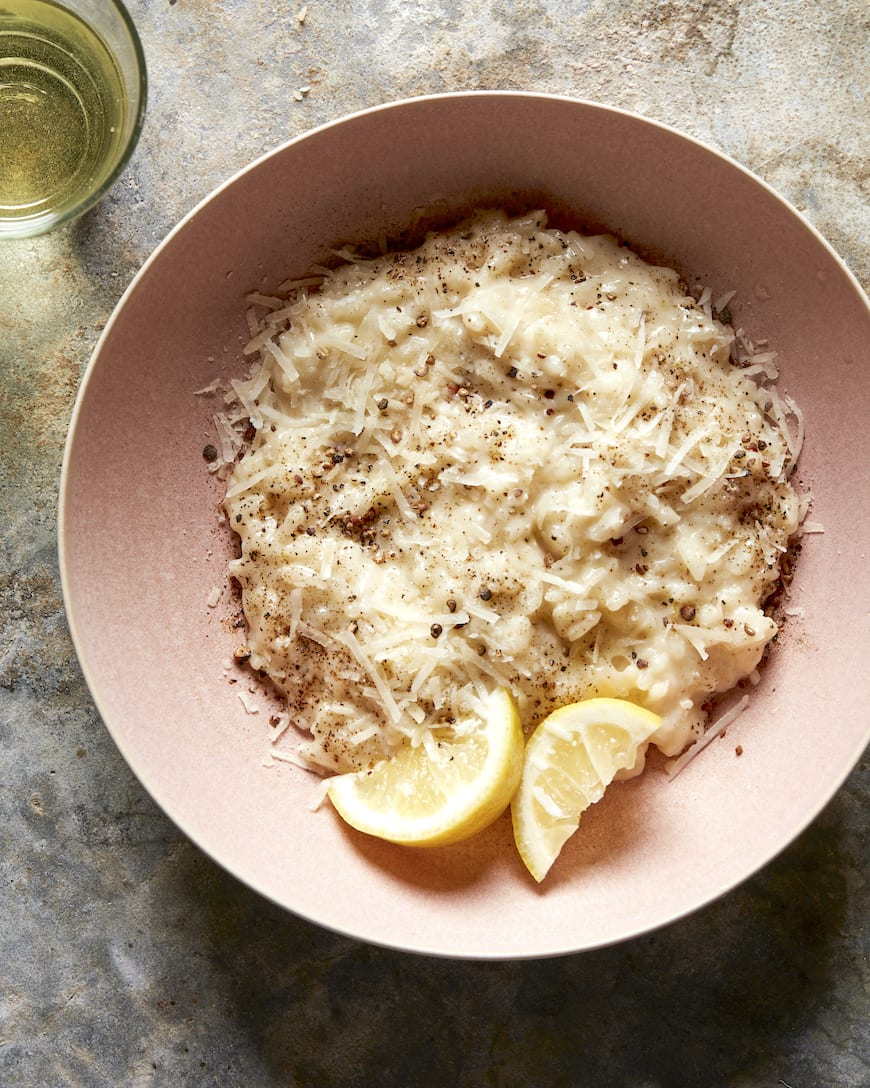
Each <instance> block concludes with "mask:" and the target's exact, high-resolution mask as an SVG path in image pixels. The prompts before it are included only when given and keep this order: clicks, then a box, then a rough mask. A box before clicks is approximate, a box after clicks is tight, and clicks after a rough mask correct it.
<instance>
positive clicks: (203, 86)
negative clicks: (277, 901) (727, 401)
mask: <svg viewBox="0 0 870 1088" xmlns="http://www.w3.org/2000/svg"><path fill="white" fill-rule="evenodd" d="M129 6H130V9H131V12H132V14H133V16H134V18H135V20H136V22H137V24H138V26H139V28H140V31H141V33H142V37H143V40H144V44H145V49H146V52H147V56H148V60H149V66H150V75H151V93H150V106H149V114H148V121H147V125H146V129H145V132H144V135H143V138H142V141H141V143H140V146H139V149H138V151H137V153H136V155H135V157H134V159H133V161H132V163H131V165H130V167H129V169H128V170H127V172H126V174H125V175H124V177H123V179H122V180H121V182H120V183H119V185H118V186H117V188H116V189H115V190H114V192H113V193H112V194H111V195H110V197H109V198H108V199H107V200H106V201H105V202H104V203H103V204H102V205H101V206H100V207H99V208H98V209H96V210H95V211H94V212H92V213H91V214H89V215H88V216H87V217H86V218H85V219H84V220H82V221H80V222H78V223H76V224H73V225H71V226H68V227H66V228H63V229H61V230H59V231H58V232H56V233H55V234H52V235H50V236H48V237H46V238H42V239H37V240H34V241H28V242H4V243H0V526H2V528H0V768H2V770H0V841H2V851H0V919H2V922H0V1084H3V1085H10V1086H13V1085H26V1086H39V1088H52V1086H89V1088H90V1086H101V1085H107V1086H108V1085H111V1086H121V1085H131V1086H136V1088H145V1086H148V1085H168V1086H179V1088H187V1086H190V1088H194V1086H195V1088H203V1086H212V1085H246V1086H271V1085H282V1086H296V1085H298V1086H332V1085H335V1086H338V1085H341V1086H360V1088H363V1086H371V1085H379V1086H388V1088H389V1086H396V1088H411V1086H414V1085H437V1086H448V1085H462V1086H469V1088H473V1086H478V1085H487V1086H492V1088H514V1086H517V1088H519V1086H532V1085H547V1086H548V1088H562V1086H575V1085H590V1086H593V1085H594V1086H611V1085H612V1086H614V1088H692V1086H696V1085H697V1086H699V1088H700V1086H708V1085H730V1086H735V1088H761V1086H771V1088H776V1086H779V1085H782V1086H791V1088H823V1086H824V1088H833V1086H844V1088H859V1086H864V1085H866V1084H867V1083H870V1043H868V1033H867V1028H866V1017H867V1013H868V1005H870V1002H868V996H867V983H868V969H867V928H866V919H867V908H868V889H867V860H868V848H867V844H866V835H865V828H866V811H867V800H868V798H867V793H868V781H870V760H868V758H867V757H866V756H865V759H864V761H863V762H862V764H861V766H860V767H859V768H858V769H857V770H856V771H855V772H854V773H853V774H852V776H851V777H850V779H849V780H848V782H847V783H846V785H845V786H844V788H843V789H842V790H841V791H840V792H839V794H838V795H837V796H836V797H835V799H834V800H833V801H832V802H831V804H830V805H829V806H828V808H827V809H826V810H825V812H824V813H823V814H822V815H821V816H820V817H819V818H818V819H817V820H816V822H815V823H814V824H813V825H812V827H811V828H810V829H809V830H808V831H806V832H805V833H804V834H803V835H802V836H801V837H800V838H799V839H798V841H797V842H796V843H794V844H793V845H792V846H791V847H790V848H789V849H787V850H786V851H785V852H784V853H783V854H782V855H781V856H780V857H779V858H777V859H776V860H775V861H774V862H772V863H771V864H770V865H769V866H768V867H767V869H765V870H764V871H763V872H762V873H760V874H759V875H757V876H756V877H755V878H754V879H752V880H750V881H749V882H747V883H746V884H745V885H744V886H742V887H741V888H739V889H737V890H736V891H734V892H732V893H731V894H729V895H728V896H726V897H725V898H724V899H722V900H720V901H719V902H717V903H714V904H713V905H711V906H709V907H708V908H707V909H705V910H703V911H701V912H700V913H698V914H696V915H694V916H693V917H691V918H689V919H687V920H685V921H683V922H681V923H678V924H675V925H673V926H671V927H669V928H667V929H665V930H663V931H661V932H658V933H656V934H653V935H651V936H646V937H643V938H640V939H638V940H635V941H633V942H630V943H628V944H625V945H622V946H620V947H616V948H612V949H605V950H602V951H597V952H593V953H587V954H584V955H580V956H575V957H568V958H566V959H561V960H551V961H544V962H530V963H507V964H500V963H492V964H474V963H471V964H467V963H456V962H448V961H430V960H424V959H420V958H416V957H411V956H404V955H401V954H398V953H394V952H388V951H384V950H380V949H377V948H371V947H368V946H365V945H361V944H358V943H357V942H355V941H352V940H349V939H347V938H344V937H340V936H336V935H334V934H330V933H327V932H323V931H320V930H318V929H316V928H315V927H313V926H311V925H309V924H307V923H304V922H301V921H299V920H297V919H295V918H293V917H290V916H288V915H286V914H285V913H283V912H282V911H280V910H278V909H277V908H275V907H273V906H272V905H270V904H268V903H266V902H264V901H263V900H261V899H260V898H259V897H258V896H256V895H255V894H254V893H252V892H250V891H248V890H247V889H246V888H244V887H242V886H240V885H239V884H238V883H237V882H236V881H235V880H234V879H233V878H231V877H229V876H227V875H226V874H225V873H224V872H223V871H221V870H220V869H218V868H217V867H216V866H215V865H213V864H212V863H211V862H210V861H209V860H208V859H207V858H206V857H204V856H203V855H202V854H201V853H200V852H199V851H198V850H197V849H196V848H195V847H193V846H192V845H191V844H190V843H189V842H187V841H186V840H185V839H184V838H183V836H182V835H181V834H180V833H179V832H178V831H177V829H176V828H175V827H174V826H173V825H172V824H171V823H170V822H169V821H168V820H167V819H166V818H165V817H164V816H163V815H162V813H161V812H160V811H158V810H157V809H156V808H155V806H154V805H153V803H152V802H151V801H150V799H149V798H148V797H147V796H146V795H145V794H144V792H143V790H142V789H141V787H140V786H139V784H138V782H137V781H136V779H135V778H134V777H133V776H132V774H131V773H130V771H129V770H128V768H127V767H126V765H125V764H124V762H123V761H122V760H121V758H120V756H119V755H118V753H117V751H116V750H115V748H114V746H113V744H112V742H111V740H110V739H109V737H108V734H107V733H106V731H105V730H104V728H103V726H102V724H101V722H100V720H99V718H98V716H97V714H96V712H95V710H94V708H93V706H92V704H91V701H90V698H89V695H88V692H87V689H86V687H85V685H84V682H83V680H82V677H81V674H80V672H79V669H78V666H77V663H76V660H75V656H74V653H73V650H72V646H71V643H70V639H69V635H68V633H67V629H66V625H65V620H64V616H63V611H62V607H61V602H60V595H59V587H58V575H57V560H56V544H55V528H56V501H57V486H58V473H59V467H60V461H61V456H62V450H63V442H64V436H65V431H66V427H67V425H68V422H69V418H70V413H71V411H72V406H73V401H74V398H75V393H76V389H77V385H78V382H79V379H80V377H81V374H82V372H83V369H84V367H85V365H86V363H87V360H88V357H89V354H90V352H91V349H92V348H93V345H94V343H95V340H96V338H97V336H98V334H99V332H100V329H101V328H102V326H103V324H104V323H105V321H106V319H107V318H108V316H109V314H110V312H111V310H112V308H113V307H114V305H115V303H116V302H117V300H118V299H119V297H120V295H121V293H122V291H123V289H124V287H125V286H126V284H127V283H128V282H129V280H130V279H131V277H132V276H133V274H134V272H135V271H136V269H137V268H138V267H139V265H140V264H141V263H142V261H143V260H144V259H145V257H147V255H148V254H149V252H150V251H151V250H152V249H153V247H154V246H155V245H156V244H157V242H158V241H159V240H160V239H161V238H162V237H163V235H164V234H165V233H166V232H167V230H168V229H169V228H170V227H171V226H172V225H173V224H174V223H175V222H176V220H177V219H178V218H179V217H180V216H181V215H183V214H184V213H185V212H186V211H188V210H189V209H190V208H191V207H192V206H193V205H194V204H195V203H196V202H198V201H199V200H200V199H201V198H202V197H203V196H205V195H206V194H207V193H208V192H209V191H210V190H211V189H212V188H213V187H214V186H215V185H216V184H217V183H218V182H220V181H221V180H223V179H224V178H225V177H226V176H228V175H230V174H231V173H233V172H234V171H235V170H236V169H237V168H239V167H241V166H243V165H244V164H245V163H247V162H248V161H249V160H251V159H252V158H254V157H256V156H257V155H259V154H261V153H262V152H264V151H267V150H268V149H270V148H271V147H272V146H274V145H275V144H277V143H279V142H281V141H283V140H284V139H286V138H287V137H289V136H293V135H295V134H297V133H300V132H303V131H305V130H306V129H307V128H309V127H311V126H313V125H315V124H318V123H321V122H323V121H327V120H330V119H332V118H335V117H338V116H340V115H341V114H343V113H345V112H348V111H350V110H354V109H358V108H361V107H364V106H368V105H373V104H376V103H379V102H382V101H385V100H388V99H392V98H397V97H403V96H408V95H416V94H420V93H426V92H430V91H442V90H460V89H473V88H522V89H532V90H542V91H552V92H560V93H569V94H574V95H578V96H581V97H586V98H592V99H597V100H600V101H603V102H606V103H608V104H613V105H618V106H622V107H626V108H630V109H637V110H639V111H641V112H644V113H646V114H648V115H650V116H652V117H654V118H657V119H660V120H663V121H666V122H668V123H671V124H673V125H675V126H677V127H679V128H680V129H682V130H683V131H686V132H688V133H691V134H693V135H696V136H699V137H701V138H703V139H705V140H707V141H709V142H710V143H712V144H713V145H715V146H716V147H718V148H720V149H723V150H724V151H726V152H728V153H729V154H730V155H732V156H733V157H735V158H736V159H738V160H739V161H740V162H742V163H744V164H745V165H747V166H749V167H750V168H752V169H753V170H755V171H756V172H757V173H759V174H760V175H761V176H762V177H763V178H765V179H766V180H767V181H768V182H769V183H770V184H771V185H773V186H774V187H775V188H777V189H778V190H779V191H780V192H781V193H783V194H784V195H785V196H786V197H787V198H789V199H790V200H791V201H792V202H793V203H795V204H796V205H797V206H798V207H800V208H801V209H803V210H804V211H805V213H806V214H807V216H808V217H809V218H810V220H811V221H812V222H813V223H814V224H815V225H816V226H817V227H818V228H819V229H820V230H821V231H822V233H823V234H825V235H826V236H827V237H828V238H829V240H830V241H831V242H832V243H833V244H834V246H835V248H836V249H838V251H839V252H840V253H841V255H842V256H843V257H844V259H845V260H846V261H847V263H848V264H849V265H850V267H851V268H852V269H853V271H854V272H855V273H856V275H858V277H859V278H860V279H861V280H862V281H863V283H864V284H865V286H866V284H867V283H868V281H870V221H868V202H867V196H868V193H867V186H868V177H870V170H868V136H867V122H868V120H870V117H868V107H867V94H868V80H867V72H868V66H870V54H868V40H870V34H868V31H870V9H868V7H867V5H866V4H865V3H861V2H856V0H829V2H828V3H825V4H817V3H815V2H811V0H686V2H679V3H678V2H666V3H658V2H656V3H654V2H652V0H608V2H606V3H605V2H601V0H577V2H573V3H572V2H565V0H513V2H509V0H474V2H472V0H356V2H341V3H340V2H338V0H332V2H327V0H308V3H307V4H304V3H303V2H302V0H299V2H295V0H294V2H292V3H285V2H279V0H176V2H172V0H132V2H131V3H130V4H129ZM303 7H304V8H305V9H306V11H307V14H306V17H305V19H304V22H303V21H300V19H299V17H298V13H300V12H301V10H302V9H303ZM294 92H298V93H296V94H294ZM822 756H823V754H821V753H820V758H821V757H822Z"/></svg>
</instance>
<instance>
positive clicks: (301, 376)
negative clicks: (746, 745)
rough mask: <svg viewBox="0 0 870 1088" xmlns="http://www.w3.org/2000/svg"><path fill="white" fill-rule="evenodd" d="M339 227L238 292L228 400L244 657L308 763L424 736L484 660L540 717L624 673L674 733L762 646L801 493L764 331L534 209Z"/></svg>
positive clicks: (792, 422) (451, 714)
mask: <svg viewBox="0 0 870 1088" xmlns="http://www.w3.org/2000/svg"><path fill="white" fill-rule="evenodd" d="M342 256H343V258H344V259H345V262H346V263H344V264H342V265H341V266H340V267H338V268H337V269H335V270H333V271H329V270H326V269H320V268H318V269H317V270H315V271H316V274H313V275H312V276H310V277H306V278H303V279H299V280H295V281H287V282H286V283H285V284H284V285H282V288H283V289H279V290H278V291H277V292H274V293H269V294H266V293H262V294H260V293H255V294H252V295H251V296H249V298H248V305H249V310H248V315H247V319H248V324H249V331H250V342H249V344H248V346H247V348H246V352H247V354H248V355H249V356H250V357H251V358H252V359H253V360H254V364H253V367H252V369H251V372H250V374H249V375H248V376H247V378H245V380H243V381H237V382H234V383H233V384H232V390H231V392H230V394H229V396H228V398H227V399H226V403H225V411H223V412H221V413H219V414H218V416H217V417H216V420H217V429H218V437H219V442H220V452H221V456H222V459H223V460H222V465H221V470H222V471H223V472H224V473H227V472H228V474H229V478H228V489H227V495H226V498H225V503H224V505H225V509H226V513H227V515H228V519H229V524H230V526H231V527H232V529H233V530H234V531H235V532H236V533H238V535H239V538H240V542H241V554H240V557H239V558H238V559H236V560H234V561H233V562H232V564H231V573H232V575H233V576H234V577H235V578H236V579H237V580H238V582H239V583H240V585H241V587H242V596H243V606H244V612H245V616H246V619H247V622H248V627H249V632H248V640H247V641H248V646H249V647H250V650H251V659H250V664H251V666H252V667H253V668H254V669H255V670H263V671H264V672H265V673H266V674H268V676H269V677H271V679H272V680H273V681H274V682H275V684H276V685H277V686H278V688H279V690H280V691H281V692H283V695H284V697H285V698H286V701H287V711H288V715H289V718H288V720H290V719H292V721H293V723H294V724H295V725H297V726H299V727H301V728H303V729H304V730H306V731H307V732H308V735H309V739H308V740H307V741H306V742H305V743H304V744H303V745H302V747H301V748H300V750H299V758H300V759H301V760H302V762H303V764H304V765H306V766H307V765H310V764H313V765H315V766H317V767H319V768H320V769H322V770H325V771H328V772H333V771H345V770H350V769H355V768H358V767H362V766H366V765H368V764H370V763H371V762H372V761H374V760H377V759H379V758H382V757H384V756H385V755H389V754H390V753H391V752H392V751H394V750H395V749H396V748H397V747H398V746H400V745H403V744H406V743H411V744H427V745H428V744H431V743H432V742H433V737H434V736H437V732H438V731H439V730H443V729H445V728H455V727H456V723H457V722H459V721H461V720H462V719H463V718H464V717H466V716H467V712H468V710H469V709H470V708H472V707H473V706H474V703H475V701H476V700H477V699H479V698H480V697H481V695H483V694H485V693H486V692H487V691H489V690H491V689H492V688H493V687H495V686H505V687H508V688H509V689H510V690H511V691H512V692H513V693H514V695H515V697H516V699H517V702H518V705H519V709H520V713H521V715H522V717H523V720H524V722H525V723H526V725H527V726H531V725H532V724H533V723H534V722H535V721H537V720H539V719H540V718H542V717H543V716H544V715H545V714H547V713H549V712H550V711H551V710H552V709H554V708H555V707H557V706H559V705H562V704H564V703H568V702H572V701H574V700H577V699H581V698H585V697H589V696H593V695H599V694H605V695H612V696H619V697H623V698H629V699H632V700H634V701H636V702H638V703H640V704H642V705H645V706H648V707H649V708H650V709H652V710H654V711H656V712H657V713H659V714H661V715H662V717H663V725H662V728H661V729H660V730H659V731H658V732H657V733H656V734H655V735H654V737H653V738H652V741H653V743H654V744H656V745H657V746H658V747H659V748H660V749H661V750H662V752H663V753H664V754H665V755H668V756H676V755H678V754H679V753H680V752H681V751H683V749H684V748H685V747H686V745H687V744H688V743H689V742H690V741H691V740H693V739H695V738H696V737H697V736H698V735H700V734H701V733H702V731H703V725H704V720H705V713H704V710H703V709H702V708H703V704H705V703H706V701H707V700H708V699H709V698H710V696H711V694H712V693H716V692H724V691H727V690H730V689H731V688H732V687H733V686H734V685H735V684H736V683H737V681H738V680H739V679H741V678H742V677H744V676H750V675H755V673H754V670H755V669H756V666H757V665H758V663H759V661H760V659H761V656H762V654H763V652H764V648H765V646H766V645H767V643H768V642H769V640H770V639H771V637H772V636H773V635H774V634H775V632H776V624H775V623H774V621H773V620H772V619H771V618H770V617H769V616H768V615H766V614H765V612H764V609H763V602H764V601H765V599H766V597H767V596H768V595H769V594H770V593H771V592H772V590H773V589H774V587H775V585H776V583H777V579H778V576H779V561H780V558H781V556H782V555H783V554H784V553H785V552H786V549H787V548H788V546H789V543H790V541H791V539H792V538H793V537H794V535H795V534H796V532H797V530H798V527H799V523H800V519H801V516H802V514H803V513H805V512H806V505H805V504H804V506H803V507H802V506H801V505H800V504H799V501H798V498H797V496H796V494H795V492H794V490H793V488H792V486H791V484H790V482H789V477H790V475H791V472H792V470H793V468H794V465H795V461H796V459H797V456H798V453H799V450H800V444H801V442H802V440H803V420H802V417H801V416H800V413H799V410H798V408H797V405H795V404H794V402H793V401H792V400H791V399H790V398H789V397H787V396H785V397H783V396H780V395H779V394H778V393H777V391H776V389H775V387H774V386H773V384H772V380H773V378H774V377H775V374H776V369H775V367H774V366H773V358H774V355H773V353H772V352H769V351H766V350H765V351H763V352H760V351H759V350H758V348H757V346H756V345H755V344H753V343H751V342H750V341H749V339H748V338H747V337H746V335H745V333H743V332H742V331H741V332H740V333H739V334H735V333H734V332H733V330H732V329H731V328H730V327H729V326H727V325H725V324H723V323H722V322H721V321H720V320H719V319H718V317H717V314H718V313H719V311H720V310H722V309H723V308H724V307H725V306H726V305H727V304H728V303H729V302H730V301H731V298H732V295H731V294H728V295H723V296H721V297H720V298H718V299H716V300H715V302H714V300H713V298H712V293H711V292H710V291H709V290H704V291H703V292H702V293H701V294H700V297H699V298H698V299H697V300H696V298H695V297H693V296H692V295H690V294H688V293H687V291H686V289H685V287H684V286H683V285H682V284H681V282H680V280H679V277H678V275H677V273H676V272H674V271H672V270H669V269H666V268H660V267H654V266H651V265H649V264H646V263H645V262H643V261H642V260H641V259H640V258H639V257H637V256H636V255H635V254H633V253H632V252H631V251H630V250H628V249H626V248H625V247H623V246H621V245H619V243H618V242H617V241H616V240H615V239H614V238H612V237H609V236H606V235H600V236H594V237H586V236H582V235H580V234H578V233H575V232H562V231H558V230H554V229H551V228H548V226H547V223H546V217H545V216H544V214H543V213H540V212H535V213H532V214H529V215H526V216H523V217H521V218H515V219H509V218H508V217H506V216H505V215H504V214H503V213H500V212H486V213H481V214H479V215H477V216H476V217H474V218H473V219H472V220H470V221H468V222H466V223H464V224H463V225H461V226H460V227H459V228H457V229H455V230H452V231H446V232H442V233H433V234H431V235H429V236H428V237H427V239H426V241H425V242H424V244H423V245H422V246H421V247H420V248H418V249H417V250H414V251H411V252H399V253H392V254H390V253H387V254H385V255H383V256H380V257H378V258H375V259H366V258H364V257H361V256H360V255H358V254H355V253H351V252H345V251H343V253H342ZM251 425H253V428H254V431H255V433H254V435H253V437H252V438H251V437H250V433H251V432H250V430H249V428H250V427H251ZM246 429H248V433H247V437H246V435H245V432H246ZM719 728H721V725H720V727H719ZM282 731H283V730H282ZM273 754H275V755H276V758H277V753H273Z"/></svg>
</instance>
